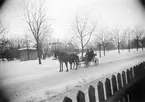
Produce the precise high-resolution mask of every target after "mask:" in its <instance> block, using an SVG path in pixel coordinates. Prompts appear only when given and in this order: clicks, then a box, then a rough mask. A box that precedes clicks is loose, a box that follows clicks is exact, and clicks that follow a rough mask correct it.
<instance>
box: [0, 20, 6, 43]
mask: <svg viewBox="0 0 145 102" xmlns="http://www.w3.org/2000/svg"><path fill="white" fill-rule="evenodd" d="M5 31H6V28H5V27H4V26H3V24H2V22H1V21H0V42H1V41H2V40H3V39H4V38H5Z"/></svg>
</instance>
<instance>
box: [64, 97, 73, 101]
mask: <svg viewBox="0 0 145 102" xmlns="http://www.w3.org/2000/svg"><path fill="white" fill-rule="evenodd" d="M63 102H72V100H71V99H70V98H68V97H65V98H64V100H63Z"/></svg>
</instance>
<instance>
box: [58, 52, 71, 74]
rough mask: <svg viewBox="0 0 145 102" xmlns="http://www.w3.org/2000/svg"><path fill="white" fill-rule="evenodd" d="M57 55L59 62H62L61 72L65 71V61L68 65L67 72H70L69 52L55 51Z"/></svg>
mask: <svg viewBox="0 0 145 102" xmlns="http://www.w3.org/2000/svg"><path fill="white" fill-rule="evenodd" d="M55 54H56V56H57V57H58V60H59V63H60V70H59V71H60V72H61V71H63V62H64V63H65V66H66V72H68V62H69V58H70V56H69V54H67V53H65V52H59V51H57V52H55Z"/></svg>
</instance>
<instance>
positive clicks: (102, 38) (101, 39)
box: [96, 29, 110, 56]
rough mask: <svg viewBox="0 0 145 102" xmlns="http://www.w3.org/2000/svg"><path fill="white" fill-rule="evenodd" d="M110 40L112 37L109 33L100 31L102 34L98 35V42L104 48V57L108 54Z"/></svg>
mask: <svg viewBox="0 0 145 102" xmlns="http://www.w3.org/2000/svg"><path fill="white" fill-rule="evenodd" d="M109 39H110V36H109V34H108V32H107V31H105V30H104V29H102V30H100V33H98V34H97V35H96V41H97V42H98V43H99V46H101V45H102V46H103V52H104V56H105V54H106V53H105V50H106V47H107V46H108V44H109ZM99 48H100V47H99ZM99 51H100V50H99Z"/></svg>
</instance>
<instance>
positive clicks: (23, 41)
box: [0, 1, 145, 64]
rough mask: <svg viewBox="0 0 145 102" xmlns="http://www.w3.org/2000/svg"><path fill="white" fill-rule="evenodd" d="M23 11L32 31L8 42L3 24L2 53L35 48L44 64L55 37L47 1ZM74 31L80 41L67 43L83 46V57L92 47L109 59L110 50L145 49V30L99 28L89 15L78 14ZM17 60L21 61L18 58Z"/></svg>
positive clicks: (0, 32)
mask: <svg viewBox="0 0 145 102" xmlns="http://www.w3.org/2000/svg"><path fill="white" fill-rule="evenodd" d="M22 10H23V11H22V13H23V20H24V21H25V23H26V25H27V27H28V31H27V33H26V34H25V35H24V36H23V37H22V38H15V39H6V38H5V36H4V35H5V31H6V29H5V28H4V27H3V26H2V23H1V22H0V34H1V35H0V36H1V38H0V42H1V52H4V50H5V49H7V48H9V49H10V48H11V49H15V50H14V51H13V52H16V54H18V53H17V52H18V49H19V48H20V47H26V48H27V49H28V48H29V46H32V45H33V46H35V47H36V48H37V52H38V62H39V64H41V58H42V55H43V57H44V59H45V58H46V56H47V52H48V50H49V45H50V43H52V41H51V40H50V36H51V34H52V29H51V24H52V23H50V21H51V19H49V17H47V12H46V10H45V8H44V1H42V2H39V3H38V5H35V6H34V5H33V3H31V2H27V1H24V2H23V9H22ZM72 30H73V32H74V38H76V40H77V41H78V43H77V44H76V43H72V42H71V41H69V42H66V41H65V44H66V43H70V44H69V45H73V46H74V47H75V48H76V47H78V46H80V48H81V55H82V57H83V53H84V51H85V49H86V48H89V47H91V48H93V49H95V50H99V52H100V51H101V50H103V52H104V56H105V54H106V50H112V49H116V48H117V49H118V53H120V49H126V48H128V50H129V52H130V49H131V48H137V50H138V48H139V47H142V49H143V47H144V46H145V44H144V43H145V30H144V29H143V28H141V27H135V28H133V29H131V28H127V29H125V30H121V29H119V28H114V29H113V28H112V29H107V28H99V27H98V24H97V20H93V21H91V20H90V19H89V17H88V16H83V15H76V17H75V19H74V21H73V24H72ZM90 41H91V42H90ZM66 48H67V46H66ZM11 52H12V51H11ZM12 55H13V56H14V55H15V54H14V53H13V54H12ZM14 57H16V58H17V57H18V55H16V56H14ZM100 57H101V52H100ZM28 58H29V54H28Z"/></svg>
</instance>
